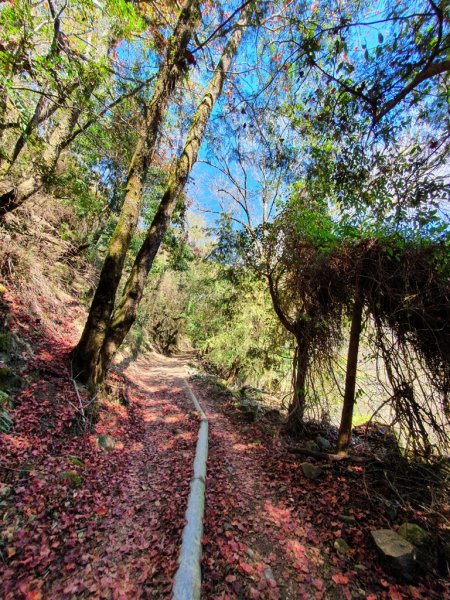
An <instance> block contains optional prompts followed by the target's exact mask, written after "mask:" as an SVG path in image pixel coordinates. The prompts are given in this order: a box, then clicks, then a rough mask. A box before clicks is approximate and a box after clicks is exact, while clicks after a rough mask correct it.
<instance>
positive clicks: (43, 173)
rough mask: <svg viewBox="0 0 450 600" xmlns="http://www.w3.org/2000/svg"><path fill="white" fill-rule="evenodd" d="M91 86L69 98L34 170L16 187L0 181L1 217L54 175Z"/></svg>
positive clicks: (91, 88)
mask: <svg viewBox="0 0 450 600" xmlns="http://www.w3.org/2000/svg"><path fill="white" fill-rule="evenodd" d="M94 87H95V85H93V84H91V85H90V86H89V87H88V88H86V89H85V90H84V94H83V98H77V99H71V100H70V102H69V103H68V106H67V107H66V108H63V109H61V110H60V111H59V119H58V124H57V125H56V126H55V127H54V129H53V131H52V132H51V134H50V136H49V138H48V140H47V142H45V144H44V145H43V147H42V150H41V158H40V160H39V164H38V167H37V169H36V170H35V171H34V172H33V173H32V174H30V175H28V176H27V177H25V178H24V179H22V181H20V182H19V184H18V185H17V186H14V185H12V184H10V183H9V182H8V181H6V182H2V186H3V187H6V189H5V190H4V191H3V190H2V191H1V195H0V218H1V217H2V216H4V215H5V214H6V213H8V212H10V211H12V210H14V209H15V208H18V207H19V206H20V205H21V204H23V203H24V202H25V201H26V200H27V199H28V198H30V197H31V196H32V195H33V194H35V193H36V192H38V191H39V190H40V189H41V188H42V187H43V186H44V184H45V182H46V180H47V179H48V178H49V177H50V176H51V175H52V174H53V172H54V170H55V167H56V164H57V162H58V159H59V157H60V155H61V152H62V150H63V149H64V148H65V147H66V146H67V140H69V139H70V137H71V135H72V131H73V129H74V127H75V124H76V122H77V121H78V117H79V116H80V114H81V112H82V110H83V106H84V103H83V100H87V99H88V98H89V97H90V95H91V94H92V92H93V91H94ZM5 183H6V185H5ZM8 184H9V185H8Z"/></svg>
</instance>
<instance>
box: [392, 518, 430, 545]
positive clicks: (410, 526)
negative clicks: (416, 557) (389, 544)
mask: <svg viewBox="0 0 450 600" xmlns="http://www.w3.org/2000/svg"><path fill="white" fill-rule="evenodd" d="M398 535H400V536H401V537H402V538H403V539H405V540H407V541H408V542H409V543H410V544H413V545H414V546H417V547H420V546H423V545H424V544H427V543H428V542H429V541H430V537H431V536H430V534H429V533H427V532H426V531H425V529H422V527H420V525H417V524H416V523H403V525H401V526H400V527H399V530H398Z"/></svg>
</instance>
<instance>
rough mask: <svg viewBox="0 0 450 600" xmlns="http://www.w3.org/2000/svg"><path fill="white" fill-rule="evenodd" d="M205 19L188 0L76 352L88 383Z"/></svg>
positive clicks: (160, 75)
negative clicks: (174, 100)
mask: <svg viewBox="0 0 450 600" xmlns="http://www.w3.org/2000/svg"><path fill="white" fill-rule="evenodd" d="M199 21H200V11H199V8H198V0H186V1H185V2H184V5H183V8H182V9H181V13H180V16H179V18H178V22H177V25H176V27H175V30H174V32H173V34H172V36H171V39H170V41H169V45H168V49H167V53H166V57H165V59H164V61H163V63H162V65H161V67H160V69H159V73H158V78H157V80H156V84H155V89H154V92H153V96H152V99H151V101H150V103H149V105H148V106H147V114H146V118H145V122H144V123H143V126H142V128H141V130H140V132H139V136H138V140H137V143H136V147H135V150H134V154H133V157H132V159H131V163H130V166H129V170H128V176H127V183H126V188H125V198H124V202H123V205H122V209H121V212H120V215H119V219H118V222H117V225H116V228H115V230H114V233H113V235H112V237H111V240H110V242H109V246H108V250H107V255H106V257H105V260H104V263H103V267H102V270H101V273H100V279H99V283H98V286H97V289H96V291H95V294H94V298H93V300H92V304H91V308H90V311H89V315H88V319H87V321H86V324H85V326H84V330H83V333H82V336H81V338H80V341H79V342H78V344H77V346H76V347H75V349H74V351H73V353H72V361H73V369H74V373H75V374H76V375H77V376H78V377H79V380H80V381H82V382H85V383H87V382H88V380H89V379H90V378H91V376H92V373H93V372H95V369H96V365H97V362H98V356H99V352H100V350H101V348H102V344H103V341H104V337H105V333H106V330H107V328H108V326H109V324H110V319H111V315H112V312H113V310H114V304H115V298H116V294H117V288H118V287H119V283H120V279H121V276H122V270H123V266H124V263H125V258H126V254H127V251H128V248H129V246H130V243H131V239H132V237H133V234H134V232H135V230H136V227H137V223H138V220H139V214H140V209H141V200H142V188H143V185H144V182H145V178H146V176H147V171H148V165H149V163H150V161H151V159H152V156H153V152H154V150H155V146H156V141H157V138H158V134H159V132H160V129H161V125H162V121H163V118H164V115H165V111H166V109H167V105H168V103H169V100H170V98H171V96H172V94H173V92H174V90H175V88H176V86H177V84H178V83H179V81H180V79H181V78H182V76H183V74H184V73H185V70H186V62H185V52H186V50H187V47H188V44H189V42H190V40H191V38H192V35H193V33H194V30H195V28H196V27H197V25H198V23H199Z"/></svg>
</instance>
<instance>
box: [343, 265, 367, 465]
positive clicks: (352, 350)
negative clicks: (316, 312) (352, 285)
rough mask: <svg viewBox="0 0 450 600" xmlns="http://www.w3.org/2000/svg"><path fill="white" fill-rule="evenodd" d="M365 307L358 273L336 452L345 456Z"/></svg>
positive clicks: (349, 432) (350, 427)
mask: <svg viewBox="0 0 450 600" xmlns="http://www.w3.org/2000/svg"><path fill="white" fill-rule="evenodd" d="M363 309H364V296H363V292H362V289H361V276H360V275H358V276H357V280H356V292H355V300H354V303H353V309H352V322H351V326H350V339H349V345H348V354H347V368H346V373H345V391H344V404H343V406H342V414H341V423H340V426H339V434H338V440H337V444H336V452H337V453H338V454H340V455H343V456H345V455H346V454H348V449H349V446H350V442H351V435H352V421H353V409H354V406H355V388H356V373H357V369H358V353H359V340H360V338H361V330H362V318H363Z"/></svg>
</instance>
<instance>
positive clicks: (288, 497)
mask: <svg viewBox="0 0 450 600" xmlns="http://www.w3.org/2000/svg"><path fill="white" fill-rule="evenodd" d="M195 391H196V395H197V396H198V397H199V400H200V403H201V404H202V406H203V408H204V409H205V410H206V412H207V414H208V416H209V418H210V422H211V423H212V424H213V425H212V426H211V436H210V455H209V464H208V480H207V512H206V520H205V538H206V540H205V541H206V543H205V547H204V559H203V573H204V581H203V594H204V596H205V597H206V598H211V599H216V598H217V599H219V598H227V599H234V598H241V597H245V598H255V599H259V598H261V599H262V598H264V600H266V599H271V598H284V597H287V594H288V593H289V596H288V597H298V598H308V599H309V598H315V599H316V600H320V599H325V598H328V597H332V596H334V595H336V593H337V594H339V595H340V596H342V597H343V598H345V599H346V600H351V599H352V598H353V597H356V596H358V595H360V594H361V592H360V589H364V590H365V591H366V594H367V595H368V596H367V597H368V598H373V600H375V598H377V600H388V599H390V598H391V597H394V598H395V599H396V600H399V599H400V598H403V599H405V600H406V598H417V599H419V598H421V599H422V600H425V599H428V598H436V599H437V598H439V597H443V596H445V593H444V594H443V588H442V587H440V586H441V583H439V582H437V581H436V580H433V579H431V578H429V579H427V581H426V585H425V586H424V587H423V588H422V586H413V587H411V586H406V585H402V584H397V585H393V584H392V583H389V581H390V578H388V577H387V576H386V574H385V573H384V572H383V570H382V568H381V566H380V565H379V561H378V558H377V556H376V555H375V552H374V550H373V548H372V546H371V544H370V537H369V531H370V529H371V528H376V527H377V526H380V523H384V522H385V516H384V514H383V513H381V514H378V513H377V507H376V505H369V504H368V503H367V496H366V493H365V490H364V485H363V481H362V479H358V478H356V477H351V478H347V477H346V476H344V475H342V474H341V473H342V470H341V468H340V467H339V466H338V465H331V467H330V468H329V469H327V470H326V472H325V476H324V478H323V480H321V481H319V482H310V481H308V480H305V478H304V477H302V475H301V473H300V472H299V468H298V463H296V462H295V459H294V458H293V457H292V455H289V454H287V453H285V452H284V450H283V447H282V446H281V445H280V444H274V443H273V438H271V436H270V435H267V434H266V433H265V432H264V431H263V430H262V429H261V428H260V427H259V426H258V423H257V424H254V425H248V424H245V423H243V422H242V420H241V417H240V415H239V414H238V413H236V410H235V407H234V406H233V405H232V404H231V403H228V402H227V401H226V400H225V401H221V400H220V399H217V396H216V395H214V394H212V393H211V394H209V393H208V392H207V391H206V390H205V389H204V387H203V384H202V383H199V384H198V385H196V386H195ZM255 439H258V440H260V443H259V444H258V445H255V444H254V443H253V442H254V440H255ZM337 474H339V475H338V476H337ZM342 514H354V515H355V516H356V517H357V521H356V522H355V523H352V524H347V523H343V522H342V521H341V520H340V518H339V517H340V515H342ZM336 535H338V537H342V538H344V539H345V540H346V541H347V542H348V543H349V545H350V547H351V551H350V552H349V554H348V556H341V555H339V554H338V553H337V552H336V550H335V549H334V541H335V538H336ZM227 541H228V542H227ZM357 564H358V565H361V569H358V570H355V565H357ZM268 566H270V567H271V570H272V573H270V572H268V571H267V567H268ZM364 567H365V568H364ZM266 575H267V576H266ZM272 575H273V576H272ZM237 582H240V584H241V586H242V591H241V592H240V594H239V595H237V594H236V591H235V587H234V586H235V584H236V583H237ZM384 582H386V583H387V585H388V587H383V583H384ZM272 586H273V587H272ZM335 586H337V587H335ZM285 593H286V596H285V595H284V594H285ZM370 594H372V595H370Z"/></svg>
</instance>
